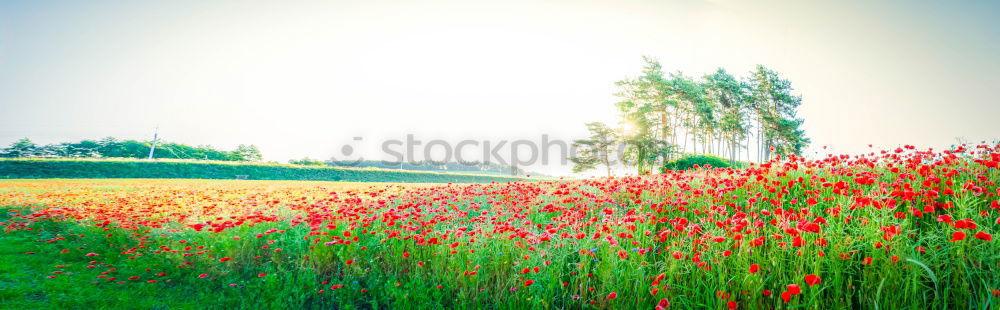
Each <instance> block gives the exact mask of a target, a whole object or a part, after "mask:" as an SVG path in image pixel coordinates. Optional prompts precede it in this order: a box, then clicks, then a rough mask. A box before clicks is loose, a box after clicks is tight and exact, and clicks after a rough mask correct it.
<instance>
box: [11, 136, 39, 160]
mask: <svg viewBox="0 0 1000 310" xmlns="http://www.w3.org/2000/svg"><path fill="white" fill-rule="evenodd" d="M39 154H40V149H39V147H38V145H36V144H35V143H34V142H31V140H30V139H28V138H23V139H21V140H17V141H15V142H14V143H13V144H11V145H10V147H8V148H6V149H3V155H4V157H33V156H38V155H39Z"/></svg>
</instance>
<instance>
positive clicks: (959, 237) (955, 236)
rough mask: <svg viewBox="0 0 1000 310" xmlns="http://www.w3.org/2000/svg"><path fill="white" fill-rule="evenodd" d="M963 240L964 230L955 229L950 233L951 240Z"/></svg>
mask: <svg viewBox="0 0 1000 310" xmlns="http://www.w3.org/2000/svg"><path fill="white" fill-rule="evenodd" d="M962 240H965V232H961V231H956V232H953V233H951V242H958V241H962Z"/></svg>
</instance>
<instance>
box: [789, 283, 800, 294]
mask: <svg viewBox="0 0 1000 310" xmlns="http://www.w3.org/2000/svg"><path fill="white" fill-rule="evenodd" d="M788 293H790V294H792V295H798V294H801V293H802V288H800V287H799V285H798V284H789V285H788Z"/></svg>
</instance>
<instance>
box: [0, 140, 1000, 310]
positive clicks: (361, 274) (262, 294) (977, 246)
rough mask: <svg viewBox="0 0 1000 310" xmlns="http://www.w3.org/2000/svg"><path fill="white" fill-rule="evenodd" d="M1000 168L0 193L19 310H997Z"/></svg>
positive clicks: (913, 159) (986, 156)
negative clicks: (103, 309)
mask: <svg viewBox="0 0 1000 310" xmlns="http://www.w3.org/2000/svg"><path fill="white" fill-rule="evenodd" d="M998 165H1000V147H998V146H983V147H980V148H976V149H969V150H960V151H957V152H945V153H934V152H929V151H917V150H915V149H900V150H896V151H894V152H883V153H873V154H871V155H866V156H861V157H850V156H841V157H830V158H826V159H823V160H818V161H808V160H803V159H800V158H791V159H786V160H782V161H774V162H770V163H767V164H765V165H758V166H754V167H750V168H747V169H739V170H733V169H712V170H690V171H686V172H677V171H673V172H669V173H667V174H663V175H655V176H643V177H626V178H609V179H599V180H582V181H563V182H534V183H522V182H515V183H504V184H499V183H496V184H472V185H456V184H453V185H437V186H429V185H414V186H408V187H403V186H399V185H389V184H372V185H370V186H363V187H354V188H337V187H336V186H337V185H336V183H325V182H315V183H297V182H277V183H273V182H218V181H199V182H190V181H160V182H159V183H157V182H153V183H149V182H148V181H142V180H140V181H100V182H94V181H77V182H69V183H52V182H68V181H11V182H0V204H2V205H7V206H16V207H7V209H6V211H5V212H3V215H2V216H3V218H2V220H0V224H2V225H4V227H5V234H4V236H3V238H4V239H3V241H4V243H5V247H7V248H8V249H12V250H5V251H4V252H3V253H4V254H3V255H4V257H3V262H4V263H3V265H2V268H3V270H4V271H5V272H4V273H0V283H3V287H2V292H0V303H3V304H4V305H11V307H17V308H25V307H28V308H33V307H49V305H56V306H59V307H70V308H74V307H80V308H82V307H92V306H93V307H96V305H100V303H99V302H101V301H100V300H103V301H104V302H105V303H104V304H107V305H109V307H115V308H122V307H126V308H131V307H138V308H164V309H166V308H200V307H231V308H309V309H330V308H338V309H429V308H448V309H484V308H486V309H580V308H584V309H603V308H607V309H643V308H644V309H668V308H677V309H705V308H709V309H800V308H801V309H996V307H998V306H1000V277H997V276H996V272H997V270H998V269H1000V244H998V243H997V242H996V241H995V240H993V234H994V233H996V232H997V231H998V230H1000V186H998V184H997V182H998V181H1000V172H998V170H997V166H998ZM46 281H47V282H46ZM56 306H51V307H56Z"/></svg>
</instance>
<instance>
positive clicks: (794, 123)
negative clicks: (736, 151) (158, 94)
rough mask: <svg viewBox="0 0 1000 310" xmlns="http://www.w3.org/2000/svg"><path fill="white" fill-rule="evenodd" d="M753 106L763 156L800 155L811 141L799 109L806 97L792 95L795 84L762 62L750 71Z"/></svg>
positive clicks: (759, 146) (759, 148) (751, 102)
mask: <svg viewBox="0 0 1000 310" xmlns="http://www.w3.org/2000/svg"><path fill="white" fill-rule="evenodd" d="M749 84H750V85H749V87H750V106H751V107H752V109H753V111H754V112H755V113H756V115H757V132H758V133H757V139H758V150H759V151H760V152H761V154H760V158H764V159H770V158H771V156H772V154H775V153H776V154H787V153H793V154H800V153H801V152H802V149H803V148H804V147H805V146H806V145H808V144H809V139H808V138H806V137H805V132H804V131H803V130H802V129H800V128H799V126H800V125H802V122H803V121H802V119H799V118H797V117H796V109H797V108H798V107H799V105H800V104H801V103H802V97H800V96H795V95H792V93H791V92H792V84H791V82H789V81H788V80H786V79H783V78H781V77H780V76H779V75H778V73H777V72H774V71H772V70H770V69H767V68H765V67H764V66H761V65H758V66H757V67H756V68H755V69H754V71H753V72H751V73H750V81H749Z"/></svg>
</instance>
